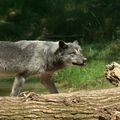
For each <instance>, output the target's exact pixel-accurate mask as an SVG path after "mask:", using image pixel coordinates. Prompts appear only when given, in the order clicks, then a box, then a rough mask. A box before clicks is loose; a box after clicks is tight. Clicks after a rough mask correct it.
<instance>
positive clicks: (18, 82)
mask: <svg viewBox="0 0 120 120" xmlns="http://www.w3.org/2000/svg"><path fill="white" fill-rule="evenodd" d="M24 83H25V78H24V77H23V76H19V75H18V76H16V77H15V81H14V83H13V86H12V91H11V94H10V96H17V95H18V94H19V92H20V90H21V88H22V86H23V84H24Z"/></svg>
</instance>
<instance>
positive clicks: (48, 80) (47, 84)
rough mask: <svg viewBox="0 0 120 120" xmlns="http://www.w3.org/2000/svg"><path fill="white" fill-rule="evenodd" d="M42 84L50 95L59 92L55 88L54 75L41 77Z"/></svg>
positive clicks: (46, 74) (47, 74)
mask: <svg viewBox="0 0 120 120" xmlns="http://www.w3.org/2000/svg"><path fill="white" fill-rule="evenodd" d="M41 78H42V80H41V83H42V84H43V85H44V86H45V87H46V88H47V89H48V90H49V92H50V93H58V90H57V88H56V86H55V83H54V81H53V80H51V78H52V74H50V73H45V74H42V75H41Z"/></svg>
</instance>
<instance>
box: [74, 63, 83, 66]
mask: <svg viewBox="0 0 120 120" xmlns="http://www.w3.org/2000/svg"><path fill="white" fill-rule="evenodd" d="M72 64H73V65H77V66H83V65H85V63H72Z"/></svg>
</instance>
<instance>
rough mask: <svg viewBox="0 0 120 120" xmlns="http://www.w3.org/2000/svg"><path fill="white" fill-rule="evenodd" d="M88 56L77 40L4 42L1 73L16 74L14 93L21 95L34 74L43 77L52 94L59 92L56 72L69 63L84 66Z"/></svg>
mask: <svg viewBox="0 0 120 120" xmlns="http://www.w3.org/2000/svg"><path fill="white" fill-rule="evenodd" d="M85 62H86V58H85V57H84V56H83V55H82V49H81V47H80V45H79V44H78V42H77V41H74V42H72V43H71V42H68V43H65V42H64V41H57V42H50V41H38V40H35V41H27V40H22V41H18V42H2V41H0V76H15V81H14V83H13V87H12V91H11V94H10V95H11V96H17V95H18V94H19V92H20V90H21V88H22V86H23V84H24V82H25V79H26V78H28V77H30V76H38V77H41V78H42V81H41V82H42V84H43V85H44V86H45V87H46V88H47V89H48V90H49V91H50V93H58V91H57V88H56V86H55V84H54V81H53V80H51V78H52V74H53V73H54V72H55V71H56V70H59V69H61V68H64V67H66V66H69V65H78V66H81V65H84V63H85Z"/></svg>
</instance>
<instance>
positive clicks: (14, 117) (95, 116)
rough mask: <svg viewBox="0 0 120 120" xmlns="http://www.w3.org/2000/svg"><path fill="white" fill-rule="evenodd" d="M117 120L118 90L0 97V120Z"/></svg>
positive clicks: (119, 119)
mask: <svg viewBox="0 0 120 120" xmlns="http://www.w3.org/2000/svg"><path fill="white" fill-rule="evenodd" d="M46 119H47V120H120V89H119V88H111V89H104V90H93V91H79V92H73V93H68V94H67V93H61V94H51V95H37V94H35V93H29V92H26V93H23V94H21V95H20V96H19V97H0V120H46Z"/></svg>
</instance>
